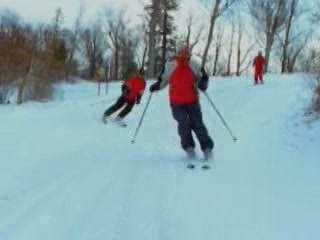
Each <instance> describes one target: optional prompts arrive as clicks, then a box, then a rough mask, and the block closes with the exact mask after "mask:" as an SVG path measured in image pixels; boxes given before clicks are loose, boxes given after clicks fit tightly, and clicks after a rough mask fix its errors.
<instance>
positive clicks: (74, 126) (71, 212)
mask: <svg viewBox="0 0 320 240" xmlns="http://www.w3.org/2000/svg"><path fill="white" fill-rule="evenodd" d="M271 77H272V75H271V76H267V77H266V80H265V82H266V84H265V85H264V86H251V85H250V83H249V82H248V81H244V79H243V80H241V81H240V80H230V82H229V81H222V82H221V81H218V82H215V81H214V82H213V83H212V85H211V86H210V92H209V93H212V94H211V95H210V96H211V97H212V98H213V100H214V102H215V103H216V105H217V107H218V109H219V110H220V111H221V113H222V114H223V116H224V117H225V118H226V120H227V122H228V123H229V124H230V126H231V128H232V130H234V132H235V134H236V135H237V137H238V139H239V141H238V142H237V143H233V142H232V141H231V138H230V136H229V135H228V133H227V131H226V130H225V129H224V127H223V125H222V124H221V122H220V120H219V118H218V117H217V115H216V114H215V113H214V111H213V110H212V109H211V106H210V105H209V103H208V102H207V101H206V99H205V98H204V97H203V98H202V99H201V102H202V108H203V114H204V120H205V122H206V124H207V126H208V129H209V131H210V133H212V135H213V137H214V140H215V141H216V150H217V151H216V158H215V161H214V162H213V163H212V167H211V169H210V170H208V171H202V170H201V169H199V168H198V167H197V168H196V169H194V170H189V169H186V167H185V159H184V157H183V153H182V152H181V150H180V146H179V140H178V138H177V134H176V132H175V131H176V129H175V122H174V121H173V120H172V117H171V115H170V114H171V113H170V109H169V107H168V103H167V99H166V91H164V92H162V93H159V94H155V96H153V98H152V101H151V104H150V109H149V110H148V112H147V114H146V117H145V120H144V123H143V126H142V128H141V130H140V133H139V135H138V138H137V142H136V144H134V145H133V144H130V140H131V139H130V138H131V137H132V135H133V133H134V130H135V128H136V124H137V123H138V120H139V118H140V116H141V113H142V111H143V107H144V106H145V101H146V99H147V96H146V95H147V94H148V93H146V95H145V96H144V98H143V100H142V103H141V105H140V106H137V107H136V108H135V109H134V110H133V111H134V112H133V113H132V114H131V115H130V116H129V117H128V120H127V122H128V123H129V126H128V127H127V128H118V127H116V126H114V125H108V124H107V125H103V124H101V122H100V116H101V114H102V113H103V111H104V109H105V108H106V107H107V106H108V105H109V104H107V103H111V102H113V101H114V100H115V99H116V96H117V94H118V92H119V91H118V85H115V86H116V87H115V89H114V91H112V92H111V94H110V95H108V96H107V97H105V98H102V100H98V101H97V100H96V98H95V96H94V91H95V88H92V87H91V85H90V84H84V87H83V89H82V91H79V90H76V89H77V86H74V87H70V89H69V91H70V93H69V92H65V100H63V101H57V102H54V103H48V104H44V105H36V104H35V105H33V104H27V105H25V108H21V109H20V108H19V109H18V108H16V107H11V108H12V109H11V110H10V107H6V108H4V109H0V111H1V110H3V112H6V114H7V115H5V120H6V121H7V122H9V123H10V124H12V125H11V126H12V128H11V129H8V128H6V129H0V133H3V134H6V135H5V137H4V138H3V139H6V140H7V144H8V145H7V146H8V147H7V148H5V150H4V154H5V155H7V156H8V157H7V160H8V163H7V164H4V163H0V164H2V165H3V168H2V169H5V170H4V171H3V172H1V173H3V174H0V175H1V176H0V182H5V184H0V240H25V239H32V240H38V239H41V240H42V239H46V240H57V239H59V240H63V239H66V240H100V239H109V240H143V239H145V240H147V239H148V240H150V239H152V240H180V239H181V240H182V239H183V240H194V239H219V240H220V239H221V240H234V239H243V240H251V239H252V240H253V239H259V240H270V239H273V240H280V239H281V240H282V239H291V240H302V239H308V240H315V239H318V237H319V236H320V234H317V230H316V229H317V222H318V221H317V220H319V219H318V216H319V214H320V211H319V208H318V207H317V206H318V201H319V200H320V191H319V190H318V187H317V181H318V180H319V178H318V177H317V176H318V174H317V168H316V167H315V166H316V162H315V161H312V157H309V159H310V161H308V162H306V163H305V164H304V165H302V163H301V160H302V159H305V158H306V157H303V156H302V155H303V154H302V153H300V152H301V151H302V150H303V149H304V147H305V146H299V144H296V145H295V143H294V139H295V138H290V139H291V140H290V141H289V140H288V136H295V135H299V134H301V132H297V133H292V125H293V123H292V122H291V121H292V117H293V116H295V114H296V113H297V111H300V110H301V109H302V105H301V104H299V103H298V99H297V93H298V92H299V91H300V89H301V88H302V85H303V84H302V83H301V81H298V80H295V79H292V78H293V77H290V76H288V77H286V78H287V79H282V80H281V82H280V80H279V81H278V80H274V79H271ZM273 77H274V76H273ZM297 78H298V77H297ZM294 80H295V81H294ZM288 81H294V83H292V85H290V83H288ZM88 89H93V90H92V92H91V93H90V91H89V90H88ZM68 94H69V95H68ZM270 95H272V97H270ZM283 95H285V96H283ZM68 96H69V97H70V99H68ZM88 96H89V97H88ZM106 104H107V106H106ZM295 107H296V111H295V112H292V111H290V110H291V109H290V108H295ZM159 109H161V111H159ZM28 111H30V113H28ZM6 118H7V119H6ZM36 119H39V120H38V122H39V124H36V125H34V126H32V127H27V128H26V126H30V122H32V123H33V122H36ZM45 119H49V120H48V121H46V122H44V121H45ZM28 124H29V125H28ZM34 128H36V129H37V130H35V129H34ZM51 128H52V129H53V130H52V129H51ZM50 129H51V130H50ZM22 132H23V134H22ZM30 136H32V137H30ZM17 141H18V144H16V145H15V147H13V146H14V145H13V144H14V143H16V142H17ZM38 145H41V147H39V148H37V146H38ZM292 145H295V148H293V147H292ZM48 146H49V147H48ZM51 146H52V147H51ZM16 148H18V149H16ZM198 154H199V155H200V152H198ZM276 156H277V157H278V158H276ZM310 156H312V155H310ZM317 166H318V167H319V164H318V165H317ZM0 171H1V170H0ZM284 172H285V174H284ZM301 179H303V181H302V180H301ZM299 180H300V181H299ZM297 216H299V217H297ZM301 226H303V227H301ZM299 227H300V229H299Z"/></svg>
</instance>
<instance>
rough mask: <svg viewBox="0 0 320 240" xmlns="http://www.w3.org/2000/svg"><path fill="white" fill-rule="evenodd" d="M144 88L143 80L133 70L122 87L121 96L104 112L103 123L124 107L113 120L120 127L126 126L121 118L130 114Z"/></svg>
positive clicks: (138, 101)
mask: <svg viewBox="0 0 320 240" xmlns="http://www.w3.org/2000/svg"><path fill="white" fill-rule="evenodd" d="M145 86H146V84H145V80H144V78H143V77H142V76H141V75H140V74H139V73H138V71H137V70H134V71H133V72H132V73H131V74H130V75H129V79H128V80H127V81H125V83H124V84H123V85H122V87H121V90H122V94H121V96H120V97H119V98H118V100H117V102H116V103H115V104H113V105H112V106H111V107H109V108H108V109H107V110H106V111H105V112H104V114H103V122H104V123H106V122H107V120H108V118H109V117H110V115H111V114H113V113H115V112H117V111H118V110H120V109H121V108H122V107H124V108H123V109H122V110H121V111H120V113H119V114H118V115H117V117H116V119H115V120H116V121H117V122H119V123H120V125H122V126H125V125H126V124H125V123H124V121H123V118H124V117H125V116H127V115H128V114H129V113H130V112H131V110H132V109H133V107H134V105H135V104H139V103H140V100H141V97H142V95H143V92H144V89H145Z"/></svg>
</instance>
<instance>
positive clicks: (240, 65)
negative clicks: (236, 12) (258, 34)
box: [236, 18, 254, 76]
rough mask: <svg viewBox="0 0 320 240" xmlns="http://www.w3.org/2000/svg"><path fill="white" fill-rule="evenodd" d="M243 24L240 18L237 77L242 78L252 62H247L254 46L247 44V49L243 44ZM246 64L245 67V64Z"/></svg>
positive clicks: (238, 26)
mask: <svg viewBox="0 0 320 240" xmlns="http://www.w3.org/2000/svg"><path fill="white" fill-rule="evenodd" d="M244 32H245V30H244V26H243V22H242V20H241V19H240V18H238V19H237V62H236V75H237V76H240V75H241V73H242V72H243V71H244V70H245V69H247V68H248V66H249V64H250V61H246V60H247V57H248V55H249V53H250V52H251V50H252V48H253V46H254V44H253V43H252V44H250V43H248V42H247V46H246V48H244V44H243V34H244ZM243 49H244V51H242V50H243ZM244 63H246V65H245V66H243V64H244Z"/></svg>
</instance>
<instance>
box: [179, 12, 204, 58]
mask: <svg viewBox="0 0 320 240" xmlns="http://www.w3.org/2000/svg"><path fill="white" fill-rule="evenodd" d="M195 23H196V20H195V16H194V14H193V13H192V12H190V13H189V16H188V19H187V34H186V36H185V40H184V41H185V42H186V44H187V46H188V49H189V51H190V52H192V51H193V49H194V47H195V46H196V45H197V44H198V43H199V40H200V37H201V34H202V32H203V29H204V24H201V25H200V26H198V27H197V29H198V31H196V33H195V35H194V37H192V33H193V32H192V30H194V28H195V27H194V25H195Z"/></svg>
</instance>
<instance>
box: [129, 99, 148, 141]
mask: <svg viewBox="0 0 320 240" xmlns="http://www.w3.org/2000/svg"><path fill="white" fill-rule="evenodd" d="M151 97H152V93H150V95H149V97H148V100H147V104H146V106H145V108H144V110H143V113H142V116H141V118H140V121H139V124H138V127H137V128H136V131H135V133H134V136H133V138H132V140H131V143H132V144H133V143H135V141H136V137H137V135H138V132H139V129H140V127H141V125H142V121H143V118H144V115H145V114H146V111H147V108H148V106H149V103H150V100H151Z"/></svg>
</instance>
